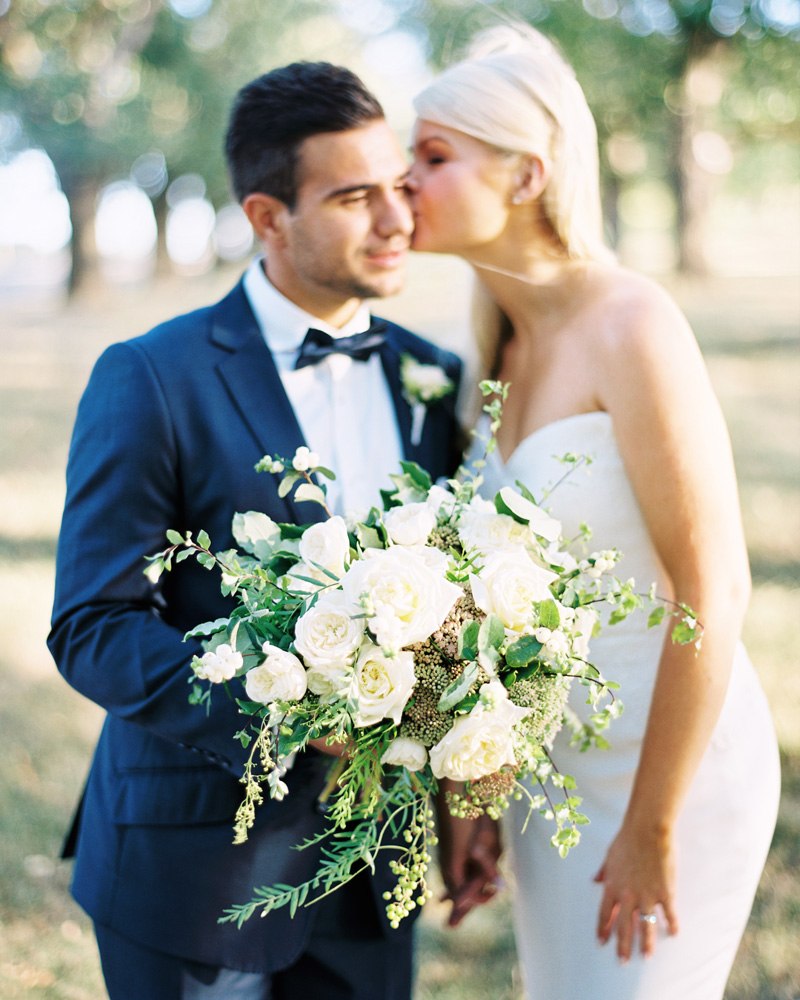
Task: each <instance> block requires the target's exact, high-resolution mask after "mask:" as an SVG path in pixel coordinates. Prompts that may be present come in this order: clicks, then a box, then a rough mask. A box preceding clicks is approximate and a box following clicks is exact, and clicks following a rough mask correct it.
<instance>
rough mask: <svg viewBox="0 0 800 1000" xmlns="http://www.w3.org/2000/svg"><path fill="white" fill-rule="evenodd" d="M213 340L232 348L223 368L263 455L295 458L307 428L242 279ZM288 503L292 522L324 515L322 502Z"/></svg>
mask: <svg viewBox="0 0 800 1000" xmlns="http://www.w3.org/2000/svg"><path fill="white" fill-rule="evenodd" d="M211 339H212V340H213V341H214V343H216V344H218V345H219V346H220V347H223V348H225V350H226V351H228V354H227V355H226V356H225V357H223V359H222V361H220V363H219V364H218V366H217V370H218V372H219V375H220V378H221V379H222V382H223V383H224V385H225V387H226V389H227V391H228V393H229V395H230V397H231V399H232V400H233V403H234V406H235V407H236V409H237V410H238V411H239V414H240V416H241V418H242V420H243V421H244V423H245V424H246V425H247V426H248V427H249V428H250V430H251V431H252V433H253V435H254V436H255V438H256V440H257V441H258V443H259V445H260V447H261V448H262V450H263V453H264V454H272V455H280V456H282V457H283V458H288V459H291V458H292V456H293V455H294V453H295V451H296V450H297V449H298V448H299V447H300V446H301V445H304V444H305V440H304V438H303V432H302V430H301V429H300V425H299V423H298V421H297V417H296V416H295V412H294V410H293V409H292V404H291V403H290V402H289V397H288V396H287V395H286V390H285V389H284V387H283V382H282V381H281V377H280V375H279V373H278V369H277V367H276V366H275V360H274V358H273V357H272V353H271V352H270V350H269V349H268V348H267V345H266V344H265V343H264V337H263V336H262V333H261V330H260V328H259V326H258V323H257V322H256V319H255V316H254V315H253V311H252V309H251V308H250V303H249V302H248V301H247V296H246V295H245V293H244V290H243V288H242V284H241V282H240V283H239V285H237V287H236V288H235V289H234V290H233V291H232V292H231V294H230V295H229V296H227V298H225V299H223V301H222V302H221V303H220V304H219V306H218V307H217V311H216V314H215V316H214V325H213V328H212V331H211ZM283 503H284V504H285V506H286V511H287V518H286V519H287V521H289V522H293V523H296V524H306V523H308V522H309V521H321V520H323V519H324V516H325V515H324V511H323V510H322V508H321V507H320V506H318V505H317V504H313V503H303V504H301V505H298V504H296V503H295V502H294V500H292V499H290V498H289V497H286V498H284V500H283Z"/></svg>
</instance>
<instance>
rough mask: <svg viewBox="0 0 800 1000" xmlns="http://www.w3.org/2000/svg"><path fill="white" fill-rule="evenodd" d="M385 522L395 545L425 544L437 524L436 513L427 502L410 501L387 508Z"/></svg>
mask: <svg viewBox="0 0 800 1000" xmlns="http://www.w3.org/2000/svg"><path fill="white" fill-rule="evenodd" d="M383 523H384V525H385V526H386V530H387V532H388V533H389V538H391V540H392V541H393V542H394V543H395V545H424V544H425V542H426V541H427V540H428V535H430V533H431V532H432V531H433V529H434V527H435V526H436V514H435V512H434V511H433V510H431V509H430V507H428V505H427V504H425V503H408V504H405V505H404V506H402V507H392V508H391V510H387V511H386V513H385V514H384V515H383Z"/></svg>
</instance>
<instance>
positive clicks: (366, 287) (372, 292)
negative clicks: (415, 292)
mask: <svg viewBox="0 0 800 1000" xmlns="http://www.w3.org/2000/svg"><path fill="white" fill-rule="evenodd" d="M405 283H406V273H405V268H403V269H402V270H400V271H398V272H396V273H394V274H391V275H388V274H387V275H385V276H384V277H382V278H381V279H379V280H373V281H365V282H364V283H363V284H362V285H361V286H360V290H359V292H358V295H359V297H360V298H362V299H385V298H388V297H389V296H391V295H399V294H400V292H402V290H403V286H404V285H405Z"/></svg>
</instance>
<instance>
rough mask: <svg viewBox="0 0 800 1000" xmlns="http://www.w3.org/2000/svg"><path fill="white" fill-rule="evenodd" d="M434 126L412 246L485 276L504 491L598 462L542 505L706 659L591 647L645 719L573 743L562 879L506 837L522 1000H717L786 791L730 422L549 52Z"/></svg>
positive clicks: (508, 38)
mask: <svg viewBox="0 0 800 1000" xmlns="http://www.w3.org/2000/svg"><path fill="white" fill-rule="evenodd" d="M415 108H416V111H417V114H418V121H417V124H416V128H415V136H414V156H415V159H414V164H413V166H412V169H411V172H410V176H409V189H410V192H411V198H412V203H413V207H414V211H415V215H416V233H415V236H414V247H415V249H417V250H421V251H430V252H435V253H451V254H456V255H458V256H460V257H462V258H464V259H465V260H466V261H468V262H469V263H470V264H471V266H472V267H473V268H474V270H475V275H476V278H477V290H478V293H479V297H480V298H482V299H483V300H484V301H483V304H484V306H485V307H486V308H484V310H483V311H484V313H485V314H486V315H485V316H484V321H483V323H482V325H481V335H482V339H481V347H482V353H483V356H484V360H485V362H486V367H487V370H489V371H491V372H492V373H493V375H494V376H495V377H496V378H498V379H500V380H501V381H503V382H509V383H510V384H511V388H510V392H509V396H508V400H507V403H506V405H505V409H504V419H503V424H502V428H501V429H500V432H499V439H498V446H499V447H498V450H497V451H496V452H495V453H494V455H493V456H492V457H491V458H490V461H489V464H488V466H487V468H486V470H485V479H486V489H487V491H488V492H489V493H490V494H493V493H494V491H495V490H496V489H498V488H499V487H500V486H502V485H504V484H506V483H513V482H514V481H515V480H517V479H519V480H521V481H522V482H524V483H525V484H526V485H527V486H528V487H529V488H530V489H531V490H532V491H533V492H534V493H535V494H537V495H540V494H541V492H542V490H543V489H544V488H545V487H547V486H548V484H552V483H555V482H556V481H557V480H558V479H560V478H561V476H562V474H563V466H561V465H559V464H558V462H557V457H558V456H560V455H563V454H564V453H565V452H568V451H570V452H578V453H582V454H588V455H591V456H592V458H593V461H592V463H591V465H589V466H588V468H587V469H586V470H585V471H580V470H579V471H578V472H576V473H575V474H573V475H571V476H570V477H568V479H567V480H566V482H564V483H562V484H561V485H560V486H559V487H558V488H557V489H556V490H555V491H554V492H553V493H552V495H551V496H550V497H549V498H548V504H549V505H550V506H551V509H552V511H553V513H554V514H555V516H557V517H558V518H559V519H560V520H561V521H562V522H563V525H564V534H565V537H570V535H572V534H575V535H577V534H578V530H579V525H580V523H581V522H582V521H587V522H588V523H589V525H590V526H591V528H592V529H593V537H592V548H593V549H594V550H600V549H603V548H611V547H617V548H619V549H620V550H621V551H622V552H623V560H622V562H621V564H620V565H619V575H620V576H621V577H622V578H623V579H625V578H627V577H629V576H633V577H635V579H636V581H637V583H638V584H639V585H640V587H641V589H647V588H648V587H649V585H650V584H651V582H655V583H656V584H657V589H658V591H659V593H660V594H662V595H665V596H671V597H673V598H674V599H676V600H679V601H682V602H685V603H687V604H689V605H690V606H691V607H692V608H694V609H695V610H696V611H697V613H698V616H699V618H700V619H701V621H702V622H703V625H704V627H705V632H704V638H703V643H702V650H701V652H700V653H699V654H697V653H696V651H695V649H694V648H693V647H686V646H678V645H674V644H673V643H672V642H671V641H670V640H669V638H668V637H667V636H666V632H665V631H664V630H663V629H653V630H648V629H647V628H646V623H645V622H644V621H642V619H643V618H644V617H646V616H639V618H638V620H630V619H629V620H628V622H627V623H625V624H623V625H616V626H614V627H613V628H609V629H607V630H605V631H604V632H603V634H602V635H601V636H600V637H599V638H597V639H595V641H594V643H593V645H592V659H593V661H594V662H596V663H597V665H598V666H599V667H600V669H601V671H602V672H603V674H604V675H605V676H606V677H608V678H610V679H613V680H616V681H618V682H619V684H620V686H621V687H620V697H621V699H622V701H623V702H624V705H625V712H624V714H623V716H622V718H621V719H620V720H618V721H617V722H615V723H614V724H613V726H612V728H611V730H610V731H609V740H610V742H611V748H610V749H609V750H607V751H592V752H590V753H588V754H580V753H578V752H577V751H576V750H574V749H573V748H571V747H569V745H568V740H567V738H566V736H564V737H563V738H560V739H559V740H557V742H556V745H555V747H554V751H553V756H554V758H555V760H556V762H557V764H558V766H559V769H560V770H562V771H566V772H567V773H570V774H572V775H574V776H575V777H576V779H577V783H578V793H579V794H581V795H582V796H583V807H582V808H583V811H584V812H585V813H586V814H587V815H588V817H589V819H590V825H589V826H588V827H586V828H585V829H584V832H583V835H582V840H581V843H580V845H579V846H578V847H577V848H576V849H575V850H574V851H572V852H571V853H570V854H569V856H568V857H567V858H566V859H564V860H562V859H561V858H559V856H558V854H557V852H556V851H555V850H554V849H553V848H552V847H551V846H550V845H549V843H548V836H549V835H548V831H547V829H546V827H545V828H541V829H538V830H537V829H536V828H535V824H531V826H530V827H529V829H528V831H527V832H526V833H525V834H524V835H522V834H520V828H521V825H522V817H521V816H520V815H514V813H513V811H512V813H511V814H510V817H509V822H508V824H507V827H506V831H505V832H506V837H507V838H508V840H509V841H510V849H511V857H512V862H511V863H512V871H513V875H514V882H515V884H516V893H515V925H516V938H517V949H518V953H519V957H520V963H521V965H522V969H523V976H524V980H525V983H526V990H527V994H526V995H527V996H528V997H530V998H537V1000H675V998H677V997H680V998H681V1000H715V998H721V997H722V994H723V991H724V988H725V982H726V979H727V977H728V974H729V971H730V968H731V965H732V963H733V960H734V957H735V954H736V949H737V946H738V943H739V940H740V937H741V935H742V932H743V930H744V927H745V924H746V921H747V918H748V914H749V912H750V907H751V904H752V900H753V895H754V893H755V890H756V887H757V884H758V880H759V876H760V873H761V869H762V867H763V864H764V860H765V857H766V854H767V850H768V848H769V844H770V840H771V836H772V832H773V829H774V824H775V817H776V812H777V802H778V794H779V781H780V779H779V771H778V754H777V746H776V741H775V735H774V731H773V727H772V722H771V719H770V716H769V712H768V709H767V705H766V702H765V699H764V696H763V693H762V691H761V688H760V687H759V684H758V681H757V679H756V676H755V673H754V671H753V668H752V666H751V664H750V662H749V660H748V659H747V656H746V653H745V651H744V649H743V648H742V646H741V644H740V643H739V633H740V629H741V625H742V620H743V617H744V614H745V609H746V606H747V601H748V596H749V583H750V581H749V571H748V565H747V556H746V551H745V542H744V538H743V533H742V525H741V518H740V512H739V506H738V501H737V490H736V482H735V478H734V470H733V462H732V458H731V450H730V445H729V441H728V435H727V432H726V429H725V426H724V423H723V418H722V416H721V413H720V409H719V406H718V404H717V401H716V399H715V397H714V394H713V391H712V389H711V386H710V384H709V379H708V375H707V373H706V369H705V366H704V364H703V361H702V359H701V356H700V353H699V350H698V347H697V344H696V342H695V339H694V337H693V335H692V332H691V330H690V329H689V327H688V325H687V323H686V321H685V319H684V317H683V316H682V315H681V313H680V312H679V310H678V309H677V307H676V306H675V304H674V303H673V302H672V301H671V299H670V298H669V297H668V296H667V295H666V294H665V293H664V292H663V291H662V290H661V289H660V288H659V287H657V286H656V285H655V284H653V283H652V282H651V281H649V280H647V279H646V278H644V277H641V276H639V275H636V274H634V273H632V272H630V271H628V270H625V269H624V268H622V267H620V266H619V265H618V264H616V263H615V262H614V260H613V257H612V255H611V253H610V252H609V251H608V249H607V248H606V247H605V246H604V245H603V242H602V237H601V215H600V203H599V193H598V191H599V185H598V169H597V148H596V132H595V127H594V122H593V120H592V117H591V113H590V112H589V109H588V107H587V104H586V101H585V98H584V96H583V93H582V91H581V88H580V86H579V85H578V83H577V81H576V79H575V77H574V74H573V72H572V70H571V69H570V68H569V66H568V65H567V64H566V63H565V62H564V61H563V60H562V58H561V57H560V56H559V55H558V54H557V53H556V51H555V49H554V48H553V46H552V45H551V44H550V43H549V42H548V41H547V40H546V39H544V38H543V37H542V36H541V35H539V34H538V33H536V32H535V31H533V30H531V29H527V28H524V27H518V28H506V27H503V28H499V29H495V30H493V31H491V32H489V33H488V34H487V35H484V36H482V37H481V38H479V39H478V44H477V45H476V46H475V47H474V49H473V52H472V53H471V54H470V55H469V56H468V57H467V58H466V59H465V60H464V61H463V62H460V63H458V64H456V65H455V66H453V67H451V68H450V69H449V70H448V71H446V72H445V73H444V74H443V75H442V76H440V77H439V78H438V79H437V80H435V81H434V82H433V84H431V85H430V86H429V87H428V88H427V89H426V90H424V91H423V92H422V93H421V94H420V95H419V96H418V98H417V99H416V101H415ZM634 619H636V616H634ZM577 693H580V689H579V692H577ZM574 708H575V710H576V711H577V712H579V713H580V712H586V711H588V709H587V708H586V706H584V705H582V704H581V699H580V698H577V699H576V703H575V705H574ZM536 819H537V820H538V819H539V817H536ZM451 888H453V887H451ZM456 897H457V887H455V888H454V898H456ZM598 941H599V943H600V944H607V943H609V942H611V941H613V942H614V944H613V945H611V946H609V947H606V948H600V947H598V946H597V945H598ZM614 953H616V955H615V954H614Z"/></svg>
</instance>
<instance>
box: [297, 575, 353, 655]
mask: <svg viewBox="0 0 800 1000" xmlns="http://www.w3.org/2000/svg"><path fill="white" fill-rule="evenodd" d="M363 636H364V619H363V618H353V617H351V614H350V606H349V604H348V601H347V598H346V597H345V595H344V594H343V593H342V591H341V590H333V591H329V592H327V593H325V594H322V595H321V596H320V598H319V600H318V601H317V603H316V604H314V605H313V607H311V608H309V610H308V611H306V613H305V614H304V615H303V616H302V617H301V618H300V619H299V620H298V622H297V626H296V629H295V635H294V644H295V647H296V649H297V652H298V653H299V654H300V655H301V656H302V658H303V660H304V662H305V664H306V666H308V667H325V666H328V665H329V664H343V665H349V664H350V663H352V661H353V658H354V656H355V652H356V650H357V649H358V647H359V646H360V645H361V640H362V638H363Z"/></svg>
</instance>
